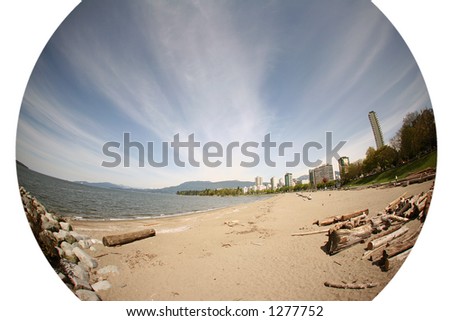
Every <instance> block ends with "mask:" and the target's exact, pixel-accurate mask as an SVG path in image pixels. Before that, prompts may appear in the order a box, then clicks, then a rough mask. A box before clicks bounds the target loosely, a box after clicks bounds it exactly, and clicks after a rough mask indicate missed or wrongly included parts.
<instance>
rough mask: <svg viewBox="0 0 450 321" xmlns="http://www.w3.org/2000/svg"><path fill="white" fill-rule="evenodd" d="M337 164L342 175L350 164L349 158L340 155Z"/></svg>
mask: <svg viewBox="0 0 450 321" xmlns="http://www.w3.org/2000/svg"><path fill="white" fill-rule="evenodd" d="M338 164H339V173H340V175H341V177H342V175H344V174H346V173H347V172H348V166H349V165H350V160H349V158H348V157H347V156H342V157H341V158H339V159H338Z"/></svg>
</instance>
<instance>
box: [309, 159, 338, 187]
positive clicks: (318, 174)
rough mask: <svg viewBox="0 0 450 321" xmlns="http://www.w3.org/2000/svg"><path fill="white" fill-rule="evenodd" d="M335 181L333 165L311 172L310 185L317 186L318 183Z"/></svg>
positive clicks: (323, 166) (311, 170)
mask: <svg viewBox="0 0 450 321" xmlns="http://www.w3.org/2000/svg"><path fill="white" fill-rule="evenodd" d="M332 180H334V173H333V165H331V164H326V165H322V166H320V167H317V168H314V169H310V170H309V183H310V184H311V185H313V186H317V184H318V183H324V182H325V181H327V182H329V181H332Z"/></svg>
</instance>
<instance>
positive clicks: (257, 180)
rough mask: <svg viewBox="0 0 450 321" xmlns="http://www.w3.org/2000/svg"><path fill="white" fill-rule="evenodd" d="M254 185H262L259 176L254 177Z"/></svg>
mask: <svg viewBox="0 0 450 321" xmlns="http://www.w3.org/2000/svg"><path fill="white" fill-rule="evenodd" d="M255 185H256V186H261V185H262V177H261V176H256V177H255Z"/></svg>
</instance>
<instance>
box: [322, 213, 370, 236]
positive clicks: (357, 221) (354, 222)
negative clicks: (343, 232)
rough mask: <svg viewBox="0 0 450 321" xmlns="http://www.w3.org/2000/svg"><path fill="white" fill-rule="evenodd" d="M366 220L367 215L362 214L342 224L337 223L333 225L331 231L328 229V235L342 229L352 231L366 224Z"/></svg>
mask: <svg viewBox="0 0 450 321" xmlns="http://www.w3.org/2000/svg"><path fill="white" fill-rule="evenodd" d="M366 218H367V214H366V213H362V214H361V215H359V216H356V217H353V218H351V219H350V220H347V221H344V222H339V223H336V225H334V226H333V227H332V228H331V229H330V233H331V232H332V231H334V230H340V229H342V228H345V229H349V230H350V229H353V228H355V227H358V226H361V225H364V224H366Z"/></svg>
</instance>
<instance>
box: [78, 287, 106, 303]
mask: <svg viewBox="0 0 450 321" xmlns="http://www.w3.org/2000/svg"><path fill="white" fill-rule="evenodd" d="M75 295H76V296H77V297H78V298H79V299H80V300H82V301H101V300H100V298H99V297H98V295H97V294H96V293H95V292H94V291H89V290H84V289H80V290H76V291H75Z"/></svg>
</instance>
